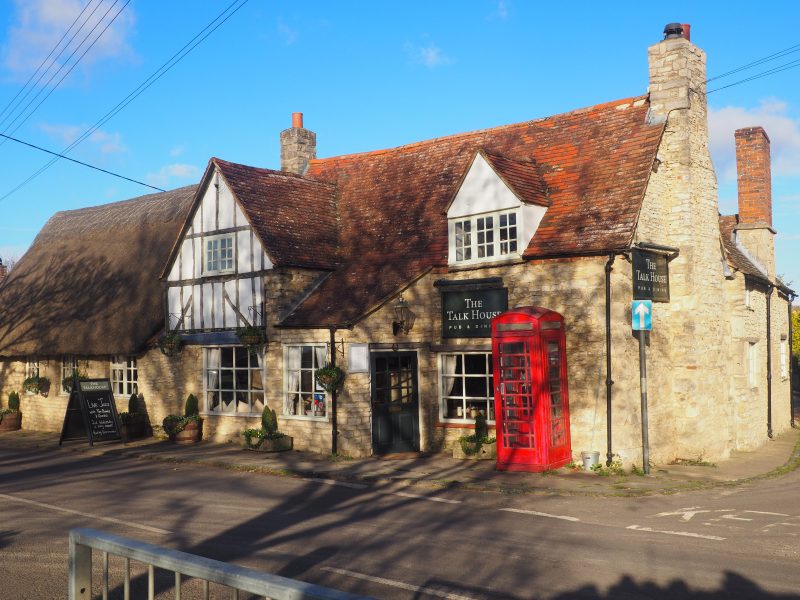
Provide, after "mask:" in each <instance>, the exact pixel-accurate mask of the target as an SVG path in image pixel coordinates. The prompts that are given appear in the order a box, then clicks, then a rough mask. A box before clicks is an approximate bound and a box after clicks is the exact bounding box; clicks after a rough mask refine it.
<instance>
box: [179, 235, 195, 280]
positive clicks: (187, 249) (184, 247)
mask: <svg viewBox="0 0 800 600" xmlns="http://www.w3.org/2000/svg"><path fill="white" fill-rule="evenodd" d="M180 263H181V279H191V278H192V277H193V274H194V256H193V254H192V240H191V238H190V239H185V238H184V240H183V243H182V244H181V258H180Z"/></svg>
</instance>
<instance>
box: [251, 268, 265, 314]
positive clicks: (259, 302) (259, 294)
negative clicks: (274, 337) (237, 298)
mask: <svg viewBox="0 0 800 600" xmlns="http://www.w3.org/2000/svg"><path fill="white" fill-rule="evenodd" d="M254 283H255V285H254V289H255V292H256V293H255V296H253V306H254V307H256V310H257V311H258V312H257V317H256V323H254V325H263V324H264V315H263V313H262V310H263V308H264V283H263V281H262V279H261V278H260V277H256V278H255V282H254Z"/></svg>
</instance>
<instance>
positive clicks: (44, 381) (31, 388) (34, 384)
mask: <svg viewBox="0 0 800 600" xmlns="http://www.w3.org/2000/svg"><path fill="white" fill-rule="evenodd" d="M22 389H23V390H25V391H26V392H30V393H31V394H41V395H42V396H47V393H48V392H49V391H50V380H49V379H48V378H47V377H39V376H37V375H34V376H32V377H28V378H27V379H26V380H25V381H23V382H22Z"/></svg>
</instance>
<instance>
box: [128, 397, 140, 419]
mask: <svg viewBox="0 0 800 600" xmlns="http://www.w3.org/2000/svg"><path fill="white" fill-rule="evenodd" d="M138 411H139V396H137V395H136V394H131V397H130V398H128V412H129V413H130V414H132V415H134V414H136V413H137V412H138Z"/></svg>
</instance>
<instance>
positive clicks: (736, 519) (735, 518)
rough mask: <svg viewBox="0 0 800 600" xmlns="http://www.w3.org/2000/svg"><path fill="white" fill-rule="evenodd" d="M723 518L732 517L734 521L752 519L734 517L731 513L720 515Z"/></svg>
mask: <svg viewBox="0 0 800 600" xmlns="http://www.w3.org/2000/svg"><path fill="white" fill-rule="evenodd" d="M722 518H723V519H732V520H734V521H752V520H753V519H745V518H743V517H734V516H733V515H722Z"/></svg>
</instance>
